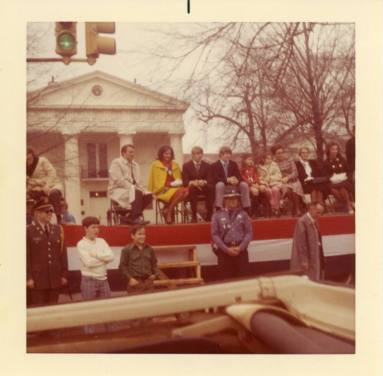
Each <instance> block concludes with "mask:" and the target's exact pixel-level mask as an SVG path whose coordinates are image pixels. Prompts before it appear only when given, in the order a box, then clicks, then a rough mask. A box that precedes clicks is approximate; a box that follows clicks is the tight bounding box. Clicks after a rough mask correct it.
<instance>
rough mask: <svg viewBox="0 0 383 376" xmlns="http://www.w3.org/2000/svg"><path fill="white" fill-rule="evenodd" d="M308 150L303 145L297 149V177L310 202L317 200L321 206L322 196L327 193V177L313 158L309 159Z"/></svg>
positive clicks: (322, 202)
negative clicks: (309, 197)
mask: <svg viewBox="0 0 383 376" xmlns="http://www.w3.org/2000/svg"><path fill="white" fill-rule="evenodd" d="M309 157H310V150H309V149H308V148H306V147H303V148H301V149H300V150H299V159H298V161H297V162H296V166H297V170H298V178H299V180H300V182H301V184H302V188H303V192H304V193H305V194H310V196H311V202H315V201H318V202H319V203H320V204H321V205H322V206H323V207H325V206H324V198H326V197H327V195H328V193H329V187H328V183H329V180H328V177H327V176H326V174H325V173H324V172H323V171H322V170H321V168H320V167H319V165H318V163H317V161H316V160H314V159H309Z"/></svg>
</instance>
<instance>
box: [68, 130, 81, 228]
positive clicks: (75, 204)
mask: <svg viewBox="0 0 383 376" xmlns="http://www.w3.org/2000/svg"><path fill="white" fill-rule="evenodd" d="M64 138H65V159H64V187H65V193H64V195H65V200H66V202H67V203H68V210H69V212H70V213H72V214H73V215H74V217H75V218H76V222H77V223H81V219H82V216H81V180H80V155H79V146H78V134H66V135H64Z"/></svg>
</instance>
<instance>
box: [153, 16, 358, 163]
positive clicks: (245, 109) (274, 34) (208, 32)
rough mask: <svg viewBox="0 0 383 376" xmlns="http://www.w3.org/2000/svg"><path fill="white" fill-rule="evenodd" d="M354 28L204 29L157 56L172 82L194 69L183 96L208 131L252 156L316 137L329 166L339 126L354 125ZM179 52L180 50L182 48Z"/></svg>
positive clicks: (177, 38) (175, 35) (178, 36)
mask: <svg viewBox="0 0 383 376" xmlns="http://www.w3.org/2000/svg"><path fill="white" fill-rule="evenodd" d="M353 33H354V28H353V25H351V24H350V25H341V24H314V23H263V24H256V23H227V24H203V25H198V26H197V27H196V31H195V32H190V33H188V34H185V33H180V32H175V31H172V32H171V33H169V34H168V35H167V36H168V37H169V38H172V40H173V41H174V43H169V41H168V42H167V44H168V45H171V46H172V48H173V51H177V53H174V52H173V53H172V52H171V51H170V50H169V49H167V48H166V47H164V48H162V47H161V48H160V49H159V50H157V51H156V52H155V54H154V55H155V56H156V57H157V58H158V59H159V60H160V61H163V60H164V61H166V63H167V64H168V75H167V76H166V79H170V78H171V77H172V76H173V75H175V74H176V73H177V71H178V70H179V69H181V67H182V66H183V67H184V66H185V65H187V63H186V62H187V61H188V65H189V67H190V68H189V76H188V79H187V80H186V81H185V82H184V85H183V94H184V96H185V97H186V98H187V99H188V100H189V101H190V102H192V103H193V109H194V111H196V113H197V115H198V118H199V119H200V120H201V121H202V122H203V123H204V124H206V125H213V126H217V129H223V130H225V135H226V136H227V137H228V138H229V139H230V140H231V141H232V143H233V144H234V145H235V144H236V143H237V142H240V143H241V146H245V147H246V146H247V147H248V148H249V149H250V150H251V151H252V152H255V151H256V150H257V149H258V148H259V147H262V148H266V147H267V146H269V145H271V144H272V143H274V142H284V141H286V140H287V139H289V138H291V137H292V136H294V135H299V134H307V133H311V134H312V135H313V136H314V138H315V141H316V148H317V152H318V157H319V159H320V160H322V159H323V147H324V138H325V135H326V133H327V132H328V131H330V130H331V129H333V128H334V124H335V123H336V124H337V126H341V124H342V121H341V119H342V117H343V119H344V121H345V122H346V127H347V128H348V127H349V124H352V123H353V117H354V107H353V106H354V104H353V103H354V100H353V97H352V93H353V87H354V79H353V69H354V65H353V59H354V37H353ZM176 47H177V48H176Z"/></svg>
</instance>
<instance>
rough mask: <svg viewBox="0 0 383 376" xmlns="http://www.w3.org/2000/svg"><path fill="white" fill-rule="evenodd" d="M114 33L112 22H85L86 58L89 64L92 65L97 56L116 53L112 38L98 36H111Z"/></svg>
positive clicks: (114, 27) (114, 28) (114, 26)
mask: <svg viewBox="0 0 383 376" xmlns="http://www.w3.org/2000/svg"><path fill="white" fill-rule="evenodd" d="M115 31H116V24H115V23H114V22H85V40H86V56H87V58H88V63H89V64H91V65H93V64H94V63H95V62H96V59H97V58H98V56H99V54H108V55H114V54H115V53H116V41H115V40H114V38H109V37H103V36H100V35H99V33H106V34H113V33H114V32H115Z"/></svg>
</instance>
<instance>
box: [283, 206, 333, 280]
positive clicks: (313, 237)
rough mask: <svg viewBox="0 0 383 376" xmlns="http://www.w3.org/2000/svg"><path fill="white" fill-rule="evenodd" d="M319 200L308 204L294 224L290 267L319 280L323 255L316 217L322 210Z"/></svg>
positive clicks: (321, 276) (322, 274)
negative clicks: (305, 210) (305, 211)
mask: <svg viewBox="0 0 383 376" xmlns="http://www.w3.org/2000/svg"><path fill="white" fill-rule="evenodd" d="M323 209H324V208H323V206H322V205H321V204H320V203H319V202H316V201H314V202H312V203H310V204H309V205H308V212H307V213H306V214H304V215H303V216H302V217H300V218H299V219H298V222H297V224H296V226H295V231H294V238H293V247H292V251H291V260H290V269H291V270H293V271H303V272H304V273H305V274H307V276H308V277H309V278H310V279H312V280H314V281H319V280H320V279H323V277H324V267H325V265H324V255H323V246H322V237H321V234H320V230H319V224H318V217H319V216H320V215H321V214H322V212H323Z"/></svg>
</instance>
